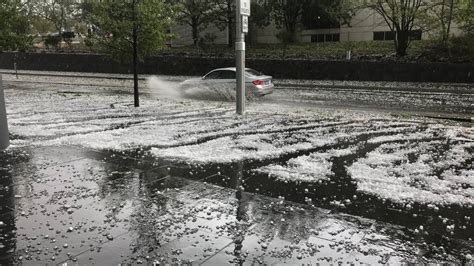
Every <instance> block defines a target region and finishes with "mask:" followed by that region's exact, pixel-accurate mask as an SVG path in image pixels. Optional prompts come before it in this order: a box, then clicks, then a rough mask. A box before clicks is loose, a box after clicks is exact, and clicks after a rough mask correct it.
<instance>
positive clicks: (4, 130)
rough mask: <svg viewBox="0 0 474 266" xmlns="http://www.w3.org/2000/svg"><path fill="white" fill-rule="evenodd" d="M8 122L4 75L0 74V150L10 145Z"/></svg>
mask: <svg viewBox="0 0 474 266" xmlns="http://www.w3.org/2000/svg"><path fill="white" fill-rule="evenodd" d="M9 139H10V138H9V134H8V123H7V111H6V109H5V98H4V95H3V84H2V76H1V75H0V150H4V149H6V148H7V147H8V146H9V145H10V140H9Z"/></svg>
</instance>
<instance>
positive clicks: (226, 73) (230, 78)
mask: <svg viewBox="0 0 474 266" xmlns="http://www.w3.org/2000/svg"><path fill="white" fill-rule="evenodd" d="M220 86H221V87H222V88H223V89H226V90H231V89H233V90H235V86H236V82H235V71H232V70H223V71H222V73H221V80H220Z"/></svg>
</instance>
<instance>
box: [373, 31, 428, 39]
mask: <svg viewBox="0 0 474 266" xmlns="http://www.w3.org/2000/svg"><path fill="white" fill-rule="evenodd" d="M408 34H409V38H410V40H421V35H422V32H421V30H412V31H410V32H409V33H408ZM393 40H395V33H394V32H391V31H374V41H393Z"/></svg>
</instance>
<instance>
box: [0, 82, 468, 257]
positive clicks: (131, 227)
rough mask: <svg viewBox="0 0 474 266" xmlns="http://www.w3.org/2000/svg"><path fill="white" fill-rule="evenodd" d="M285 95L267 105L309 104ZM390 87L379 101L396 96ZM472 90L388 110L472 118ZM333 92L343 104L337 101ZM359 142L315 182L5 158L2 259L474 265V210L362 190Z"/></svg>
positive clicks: (93, 157) (50, 154) (25, 151)
mask: <svg viewBox="0 0 474 266" xmlns="http://www.w3.org/2000/svg"><path fill="white" fill-rule="evenodd" d="M288 86H291V85H288ZM286 89H291V88H284V89H282V90H280V91H278V92H277V93H275V94H274V95H273V97H272V98H270V101H274V102H275V103H283V102H291V101H295V102H298V103H297V104H301V99H306V98H307V96H305V94H300V93H298V92H297V93H294V94H292V95H293V96H292V97H294V98H292V99H290V100H289V99H288V98H286V97H285V94H284V90H286ZM292 91H294V90H292ZM298 91H301V92H304V91H305V90H304V89H301V90H298ZM381 91H382V92H376V93H375V95H382V94H383V93H387V92H386V91H385V92H384V90H381ZM390 93H392V92H389V95H391V96H390V97H388V98H377V97H378V96H377V97H375V98H374V94H373V93H372V94H370V93H369V94H368V93H367V92H364V91H361V92H360V94H359V93H355V94H352V95H357V96H351V95H347V93H345V92H343V91H340V93H335V92H334V91H331V90H330V89H321V91H318V92H317V93H313V94H312V97H314V98H312V99H311V100H310V101H311V104H314V103H318V102H321V103H320V105H321V106H326V105H327V106H332V107H333V105H335V104H337V103H339V104H341V106H340V107H341V108H351V107H350V106H351V103H354V104H356V103H359V106H360V103H361V102H362V103H363V102H364V100H363V99H364V97H366V96H367V95H370V97H368V98H367V104H366V105H365V107H364V108H379V107H377V106H379V105H381V103H382V102H383V99H395V98H397V96H396V95H394V94H393V93H392V94H390ZM449 93H451V92H449ZM463 93H465V92H460V91H458V92H455V93H454V94H450V96H448V97H442V98H443V99H444V104H443V105H442V106H443V108H441V109H439V108H438V109H437V107H436V106H437V100H436V98H434V100H433V101H432V102H430V101H429V99H431V98H430V97H431V96H428V100H427V101H426V98H424V99H421V100H420V99H417V98H416V97H410V96H406V97H407V98H405V99H406V100H402V101H400V100H398V102H395V103H394V101H386V102H387V105H386V106H388V107H389V109H390V110H392V111H393V110H399V111H401V112H412V111H413V110H416V111H417V112H419V113H423V112H429V113H433V112H434V113H436V115H441V114H443V116H445V117H446V116H448V115H454V116H455V117H464V118H465V117H469V115H470V112H471V111H472V101H471V100H470V99H472V94H469V95H468V96H467V97H468V98H466V95H464V94H463ZM453 95H454V96H453ZM385 96H387V95H385ZM331 97H337V99H338V100H337V101H335V102H332V103H331V101H330V100H328V99H330V98H331ZM344 97H353V98H354V99H356V100H354V101H352V102H351V100H349V99H347V100H344ZM369 98H370V99H369ZM341 99H342V100H341ZM361 99H362V100H361ZM374 99H375V100H374ZM466 99H467V100H466ZM410 101H411V102H410ZM420 102H427V103H428V104H427V105H426V109H420V108H416V104H417V103H420ZM459 102H461V103H459ZM469 102H471V105H469ZM289 104H291V103H289ZM411 108H412V109H411ZM413 112H414V111H413ZM21 137H22V136H12V138H13V139H21ZM372 137H373V136H372ZM359 138H362V139H356V140H355V142H363V143H365V145H363V146H362V147H360V149H359V150H358V152H357V154H356V155H357V156H356V157H354V156H355V155H354V154H351V155H347V156H342V157H337V158H334V161H333V167H332V172H333V173H334V176H333V177H332V178H330V179H329V180H326V181H323V182H317V183H308V182H302V181H298V182H288V181H284V180H278V179H275V178H272V177H271V176H270V175H265V174H259V173H256V172H255V171H254V169H256V168H257V167H258V166H261V165H265V164H268V163H269V162H265V161H251V160H244V161H239V162H235V163H230V164H218V163H213V164H206V165H202V164H201V165H195V164H188V163H176V162H174V161H171V160H166V158H165V159H160V160H157V159H156V158H153V157H152V156H150V155H149V154H147V153H146V152H143V150H137V151H128V152H120V153H119V152H115V151H107V150H93V149H86V148H83V147H78V146H46V147H41V146H32V147H23V146H21V147H18V148H12V149H9V150H7V151H2V152H0V264H1V265H9V264H22V265H23V264H24V265H62V264H64V263H67V265H85V264H86V265H91V264H95V265H117V264H119V263H122V264H133V265H135V264H148V265H154V264H155V265H156V264H203V265H223V264H245V265H246V264H316V263H321V264H330V263H332V264H339V263H343V264H346V263H351V264H359V263H368V264H383V263H390V264H401V263H444V262H448V263H469V262H472V261H471V260H470V259H471V258H472V254H474V242H473V241H472V238H473V237H474V236H473V225H472V222H471V218H472V215H473V212H472V206H459V205H452V206H451V205H448V206H446V207H445V208H442V209H441V210H440V209H437V210H435V209H431V208H428V207H427V206H424V205H421V204H420V205H417V204H413V206H411V207H410V208H409V209H407V208H406V206H402V205H400V206H399V205H397V204H396V203H393V202H388V201H385V200H384V199H381V198H377V197H374V196H370V195H368V194H364V193H361V192H357V191H356V185H355V183H354V182H352V180H351V178H350V176H348V174H347V172H346V170H345V169H346V168H345V167H344V166H345V165H347V164H349V163H351V162H353V161H354V160H356V159H357V158H358V157H363V156H364V155H365V154H367V153H368V152H370V151H372V150H374V149H375V148H376V147H377V146H378V145H377V144H370V143H366V142H367V139H365V140H364V139H363V138H364V135H361V136H360V137H359ZM365 138H367V136H365ZM352 144H353V143H352ZM352 144H351V143H345V144H344V145H346V146H349V145H352ZM330 148H332V147H330V146H328V147H322V148H321V147H320V148H318V149H317V150H318V151H324V150H325V149H330ZM306 152H310V151H306ZM273 160H274V161H275V162H276V161H281V162H285V161H287V160H288V158H284V157H281V158H277V159H273ZM465 163H466V165H461V166H459V167H460V168H469V167H472V159H471V160H470V161H466V162H465ZM468 164H471V166H469V165H468ZM348 198H351V200H350V201H348V202H347V199H348ZM442 217H449V218H450V224H452V225H453V227H452V228H453V229H452V230H451V231H446V230H445V229H446V224H444V223H443V219H442Z"/></svg>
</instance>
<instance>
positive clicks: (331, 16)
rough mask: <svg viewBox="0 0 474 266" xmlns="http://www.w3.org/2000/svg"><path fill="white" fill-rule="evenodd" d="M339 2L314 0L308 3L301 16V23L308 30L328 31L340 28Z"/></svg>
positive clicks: (335, 0)
mask: <svg viewBox="0 0 474 266" xmlns="http://www.w3.org/2000/svg"><path fill="white" fill-rule="evenodd" d="M339 2H340V1H337V0H313V1H309V2H307V3H306V5H305V6H304V7H303V13H302V15H301V23H302V24H303V26H304V27H305V28H306V29H328V28H338V27H339V26H340V24H341V23H340V18H339V14H336V13H335V12H334V11H336V10H338V9H339Z"/></svg>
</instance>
